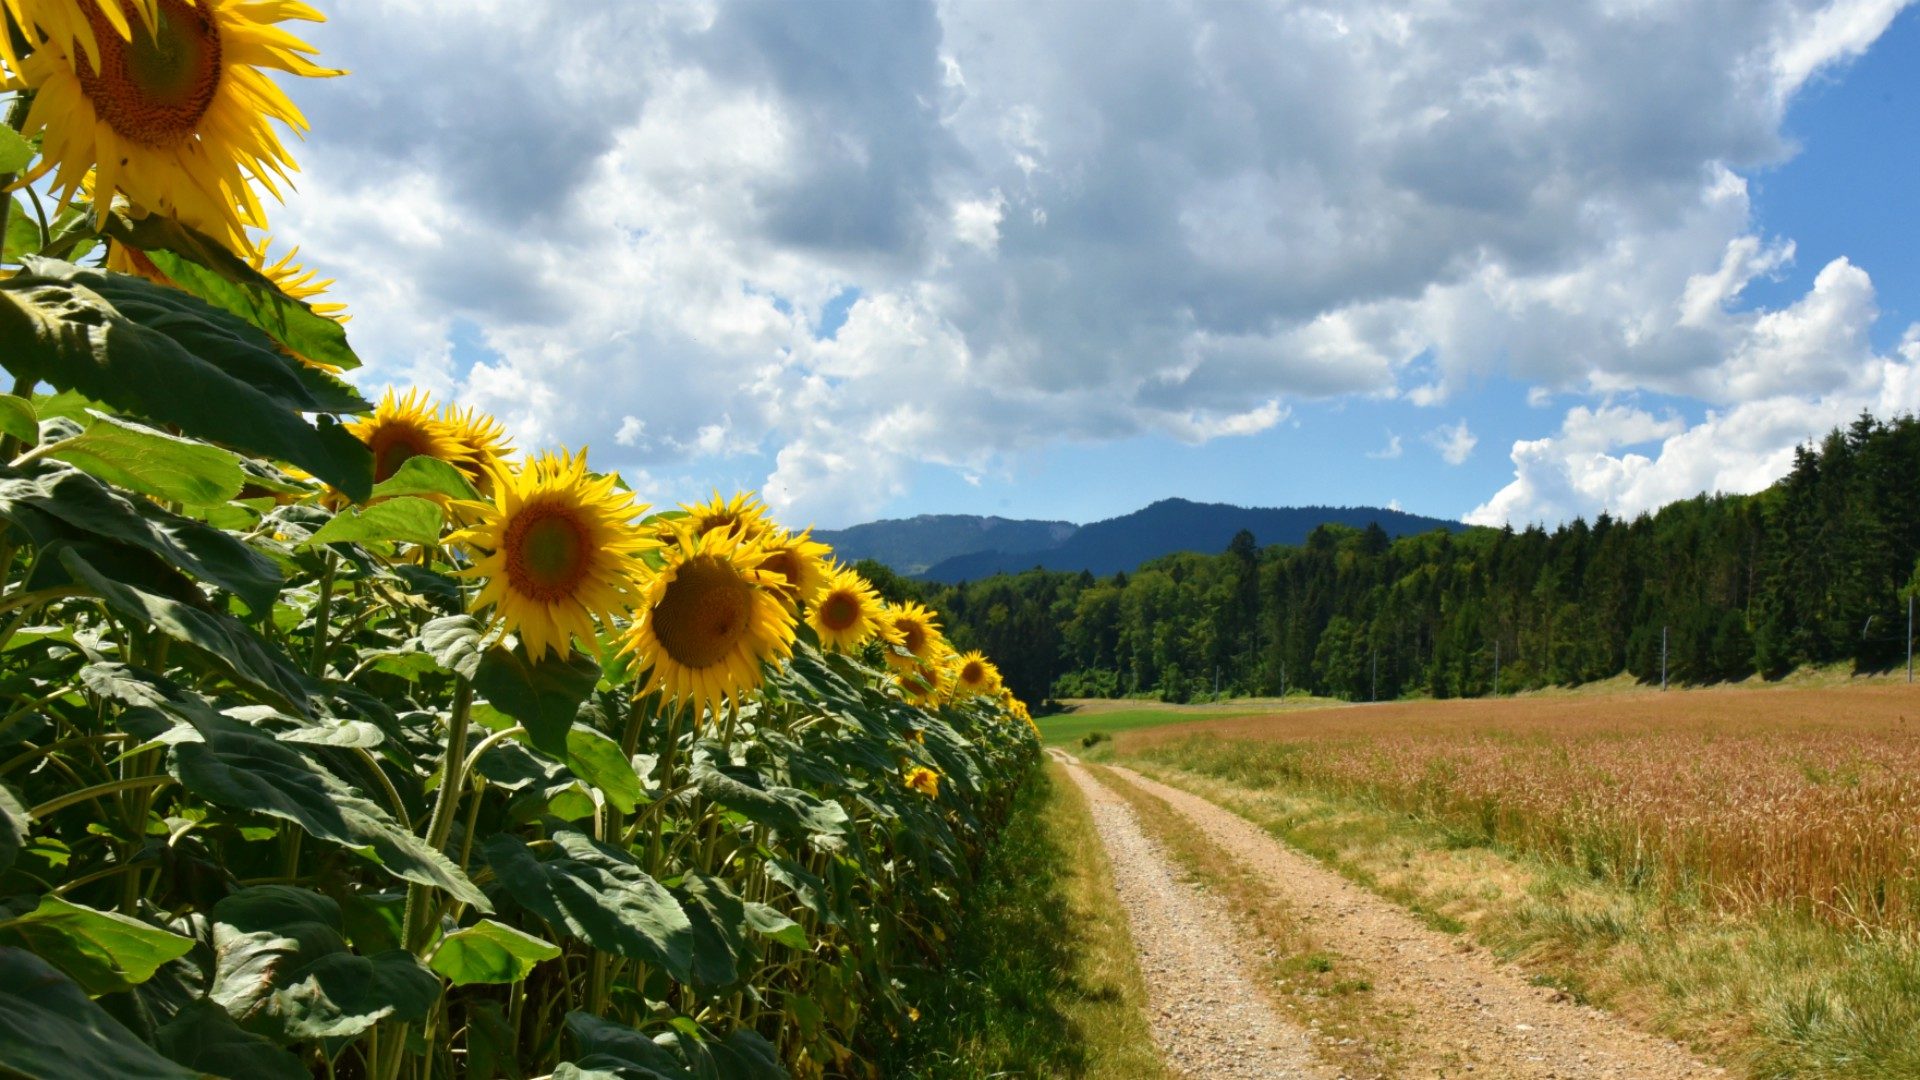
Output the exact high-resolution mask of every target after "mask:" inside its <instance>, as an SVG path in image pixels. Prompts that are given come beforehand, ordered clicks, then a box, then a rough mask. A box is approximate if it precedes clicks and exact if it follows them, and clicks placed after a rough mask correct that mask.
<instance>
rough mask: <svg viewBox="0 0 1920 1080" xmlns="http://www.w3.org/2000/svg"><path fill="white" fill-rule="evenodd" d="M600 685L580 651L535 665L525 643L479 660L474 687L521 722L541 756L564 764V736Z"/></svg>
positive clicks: (593, 664) (593, 667) (596, 671)
mask: <svg viewBox="0 0 1920 1080" xmlns="http://www.w3.org/2000/svg"><path fill="white" fill-rule="evenodd" d="M599 681H600V665H599V664H598V663H596V662H595V661H594V659H593V657H591V656H588V655H586V654H585V653H582V652H580V651H578V650H574V651H573V652H572V654H571V655H569V656H568V657H567V658H566V659H564V660H562V659H559V658H558V657H556V656H554V655H553V654H551V653H549V654H547V656H546V657H545V658H544V659H541V660H539V661H535V660H532V659H530V658H529V657H528V656H527V648H526V646H525V645H524V644H523V645H521V646H520V647H518V648H516V649H514V650H512V651H511V652H509V651H508V650H506V649H503V648H500V647H499V646H495V647H493V648H491V649H488V650H487V652H486V655H485V656H483V657H481V659H480V667H479V670H478V671H476V672H475V673H474V676H473V688H474V689H475V690H478V691H479V692H480V693H481V694H482V695H483V696H484V697H485V698H486V699H487V702H488V704H490V705H492V706H493V707H494V708H496V709H499V710H500V711H501V712H503V713H506V714H507V715H508V716H511V717H513V718H514V719H515V720H517V721H519V722H520V723H521V724H522V725H524V726H525V727H526V729H527V735H528V738H529V740H530V741H531V742H532V743H533V745H534V747H535V748H536V749H538V750H540V751H541V752H542V753H546V754H550V755H552V756H553V757H556V758H561V759H565V758H566V756H567V732H568V731H570V730H572V728H573V718H574V717H575V716H578V715H579V714H580V703H581V702H583V701H585V700H586V699H587V695H588V694H591V693H593V688H594V686H595V685H596V684H598V683H599Z"/></svg>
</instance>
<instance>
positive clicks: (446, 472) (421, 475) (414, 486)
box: [373, 454, 480, 500]
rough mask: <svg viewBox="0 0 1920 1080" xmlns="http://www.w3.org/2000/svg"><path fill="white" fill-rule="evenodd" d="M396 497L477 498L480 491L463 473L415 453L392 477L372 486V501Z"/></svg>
mask: <svg viewBox="0 0 1920 1080" xmlns="http://www.w3.org/2000/svg"><path fill="white" fill-rule="evenodd" d="M397 495H443V496H445V497H447V498H450V499H469V500H472V499H478V498H480V492H478V491H476V490H475V489H474V486H473V484H472V483H470V482H469V481H468V480H467V477H466V474H465V473H463V472H461V471H460V470H459V469H456V468H454V467H453V466H452V465H449V464H447V463H446V462H444V461H441V460H440V459H439V458H436V457H428V456H427V455H425V454H415V455H414V456H412V457H410V458H408V459H407V460H405V461H403V462H401V463H400V467H399V468H398V469H395V470H394V473H393V475H392V476H389V477H387V478H386V479H385V480H382V481H380V482H379V483H378V484H375V485H374V486H373V497H374V498H376V499H383V498H392V497H394V496H397Z"/></svg>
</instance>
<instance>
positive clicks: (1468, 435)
mask: <svg viewBox="0 0 1920 1080" xmlns="http://www.w3.org/2000/svg"><path fill="white" fill-rule="evenodd" d="M1427 442H1429V443H1431V444H1433V448H1434V449H1435V450H1438V451H1440V460H1442V461H1444V462H1446V463H1447V464H1449V465H1464V464H1466V461H1467V458H1468V457H1470V456H1472V454H1473V448H1474V447H1476V446H1478V445H1480V437H1479V436H1478V435H1475V434H1474V433H1473V432H1472V431H1470V430H1468V429H1467V421H1466V418H1465V417H1462V418H1461V419H1460V420H1459V421H1457V422H1455V423H1452V424H1442V425H1440V426H1439V427H1437V428H1434V429H1433V430H1432V431H1429V432H1427Z"/></svg>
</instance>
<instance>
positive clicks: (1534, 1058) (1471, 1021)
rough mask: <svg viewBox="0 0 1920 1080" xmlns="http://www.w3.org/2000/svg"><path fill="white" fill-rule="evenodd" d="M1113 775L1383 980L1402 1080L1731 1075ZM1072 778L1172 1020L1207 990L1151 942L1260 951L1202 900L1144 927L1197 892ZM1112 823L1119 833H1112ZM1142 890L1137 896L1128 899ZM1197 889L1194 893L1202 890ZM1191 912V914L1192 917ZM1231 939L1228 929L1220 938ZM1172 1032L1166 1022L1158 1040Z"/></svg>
mask: <svg viewBox="0 0 1920 1080" xmlns="http://www.w3.org/2000/svg"><path fill="white" fill-rule="evenodd" d="M1067 760H1071V759H1067ZM1109 768H1110V769H1111V771H1112V773H1113V774H1114V775H1116V776H1118V777H1120V778H1122V779H1123V780H1125V781H1126V782H1128V783H1130V784H1133V785H1135V786H1136V787H1138V788H1140V789H1141V790H1144V791H1146V792H1147V793H1149V794H1151V795H1154V796H1156V797H1158V798H1160V799H1162V800H1165V801H1166V803H1167V804H1168V805H1169V806H1171V807H1172V808H1173V809H1174V810H1175V811H1176V812H1178V813H1179V814H1181V815H1182V816H1183V817H1185V818H1186V819H1187V820H1188V821H1190V822H1192V823H1193V825H1195V826H1196V827H1197V828H1198V829H1199V830H1200V832H1201V833H1202V835H1204V836H1205V837H1206V838H1207V839H1208V840H1210V841H1211V842H1213V843H1215V844H1217V845H1219V846H1220V847H1221V848H1222V849H1224V850H1225V851H1227V852H1228V853H1229V854H1231V855H1232V856H1233V857H1234V858H1235V859H1236V860H1238V861H1240V862H1241V863H1242V864H1243V865H1245V866H1246V867H1248V868H1249V869H1250V870H1252V871H1253V872H1254V873H1255V874H1256V875H1257V876H1258V877H1259V878H1260V879H1262V880H1264V881H1265V882H1267V883H1268V887H1270V888H1272V889H1273V890H1274V891H1275V892H1276V893H1278V894H1279V895H1281V896H1283V897H1284V898H1285V900H1286V902H1287V904H1288V905H1289V906H1290V907H1291V908H1292V909H1293V910H1295V911H1299V912H1302V913H1303V915H1302V918H1303V919H1305V920H1306V921H1308V922H1310V923H1311V924H1312V934H1313V936H1314V937H1315V938H1316V939H1318V940H1319V941H1321V942H1323V943H1324V944H1325V945H1326V946H1327V947H1329V948H1331V949H1332V950H1334V951H1336V952H1338V953H1339V954H1341V955H1343V956H1345V957H1347V958H1348V959H1349V960H1351V961H1353V962H1355V963H1357V964H1359V965H1360V966H1361V967H1362V968H1364V969H1366V970H1367V971H1369V972H1370V973H1371V975H1372V976H1373V984H1374V989H1373V993H1372V999H1373V1000H1374V1002H1375V1003H1376V1008H1377V1009H1379V1010H1381V1011H1382V1012H1383V1013H1385V1012H1387V1011H1391V1012H1392V1013H1393V1014H1396V1015H1399V1016H1401V1017H1403V1018H1404V1019H1403V1020H1402V1030H1401V1039H1402V1040H1403V1043H1404V1045H1403V1046H1402V1047H1401V1050H1402V1053H1401V1054H1400V1060H1401V1063H1402V1068H1401V1070H1399V1071H1400V1075H1404V1076H1419V1077H1430V1076H1446V1077H1455V1076H1473V1077H1503V1078H1504V1077H1514V1078H1528V1080H1534V1078H1548V1077H1552V1078H1560V1080H1585V1078H1589V1077H1593V1078H1600V1077H1611V1078H1621V1080H1626V1078H1632V1080H1677V1078H1680V1077H1723V1076H1725V1075H1726V1073H1725V1072H1724V1070H1721V1069H1718V1068H1714V1067H1710V1066H1707V1065H1703V1064H1702V1063H1700V1062H1699V1061H1698V1060H1696V1059H1695V1058H1694V1057H1692V1055H1690V1054H1689V1053H1688V1052H1687V1051H1686V1050H1685V1049H1683V1048H1682V1047H1680V1046H1679V1045H1678V1044H1676V1043H1673V1042H1669V1041H1667V1040H1663V1039H1659V1038H1655V1037H1654V1036H1651V1035H1648V1034H1646V1033H1644V1032H1641V1031H1639V1030H1637V1029H1635V1028H1632V1027H1629V1026H1628V1025H1627V1024H1625V1023H1624V1022H1622V1021H1620V1020H1619V1019H1617V1018H1615V1017H1613V1016H1611V1015H1609V1014H1607V1013H1605V1012H1602V1011H1601V1010H1599V1009H1595V1008H1591V1007H1587V1006H1582V1005H1577V1004H1574V1003H1572V1002H1571V1001H1568V1000H1567V999H1566V997H1565V995H1564V994H1561V993H1559V992H1557V991H1554V990H1551V989H1543V988H1541V987H1537V986H1533V985H1531V984H1529V983H1528V982H1527V980H1526V976H1525V975H1524V973H1522V972H1521V971H1520V970H1519V969H1518V968H1516V967H1514V966H1512V965H1509V964H1503V963H1500V962H1498V961H1497V960H1495V959H1494V958H1493V957H1492V956H1490V955H1489V954H1487V953H1485V952H1484V951H1482V950H1478V949H1474V948H1473V947H1472V946H1471V944H1469V943H1467V942H1466V941H1465V940H1464V939H1462V938H1457V937H1453V936H1450V935H1447V934H1442V933H1440V932H1438V931H1436V930H1432V929H1429V928H1428V927H1427V926H1425V925H1423V924H1422V923H1421V922H1419V921H1418V920H1417V919H1416V918H1414V916H1413V915H1411V914H1410V913H1408V912H1407V911H1406V910H1405V909H1403V908H1401V907H1399V906H1398V905H1395V904H1393V903H1391V902H1390V901H1387V900H1385V899H1382V898H1381V897H1379V896H1376V895H1375V894H1373V893H1371V892H1368V891H1367V890H1366V889H1363V888H1361V887H1360V886H1358V885H1355V884H1353V883H1352V882H1350V881H1348V880H1346V879H1345V878H1342V877H1341V876H1339V875H1338V874H1336V873H1334V872H1333V871H1331V870H1329V869H1327V868H1326V867H1324V866H1322V865H1321V864H1320V863H1318V862H1316V861H1315V860H1313V859H1311V858H1309V857H1307V856H1305V855H1302V854H1300V853H1298V852H1296V851H1294V850H1292V849H1291V848H1288V847H1287V846H1285V845H1284V844H1282V843H1280V842H1279V841H1277V840H1275V839H1274V838H1273V837H1272V836H1270V835H1268V834H1267V833H1266V832H1265V831H1264V830H1262V829H1260V828H1259V827H1258V826H1256V825H1254V824H1253V823H1251V822H1249V821H1247V820H1246V819H1245V818H1242V817H1240V816H1239V815H1237V814H1234V813H1232V812H1231V811H1228V810H1225V809H1222V808H1221V807H1219V806H1217V805H1215V804H1214V803H1211V802H1209V801H1207V800H1206V799H1203V798H1200V797H1199V796H1197V795H1194V794H1191V793H1189V792H1186V791H1182V790H1180V789H1178V788H1173V787H1169V786H1167V785H1165V784H1161V783H1158V782H1156V781H1153V780H1150V779H1148V778H1146V777H1143V776H1141V775H1139V774H1138V773H1135V772H1133V771H1132V770H1129V769H1125V768H1121V767H1118V766H1110V767H1109ZM1069 771H1070V772H1071V773H1072V774H1073V778H1074V780H1075V781H1076V782H1078V783H1079V785H1080V789H1081V790H1082V791H1083V792H1086V794H1087V797H1088V799H1089V800H1090V801H1091V802H1092V803H1093V805H1094V815H1095V819H1096V820H1097V821H1100V822H1101V826H1100V834H1101V838H1102V839H1103V840H1104V841H1105V843H1106V846H1107V852H1108V854H1109V856H1110V857H1111V858H1112V861H1113V864H1114V866H1113V869H1114V880H1115V882H1116V883H1122V884H1121V887H1120V891H1121V896H1122V899H1123V900H1125V901H1126V903H1127V907H1128V910H1129V911H1130V912H1134V922H1135V931H1134V939H1135V941H1136V942H1137V943H1140V952H1141V970H1142V972H1143V974H1144V975H1145V978H1146V981H1147V987H1148V993H1149V995H1150V996H1151V997H1152V998H1153V1000H1154V1003H1155V1005H1156V1007H1157V1008H1161V1009H1162V1010H1164V1009H1165V1008H1166V1007H1167V1006H1165V1005H1164V1004H1162V1003H1163V1002H1165V1001H1167V1000H1174V1001H1179V1000H1181V997H1182V995H1185V994H1188V993H1194V992H1196V991H1195V990H1194V988H1193V984H1192V983H1191V982H1190V981H1189V980H1190V979H1191V975H1190V974H1189V973H1187V972H1186V971H1184V970H1180V971H1174V972H1163V971H1162V970H1160V965H1162V964H1163V963H1166V961H1164V960H1162V959H1161V958H1160V956H1159V955H1158V954H1156V953H1154V952H1151V951H1150V950H1149V946H1150V945H1151V947H1152V948H1153V949H1158V950H1166V951H1169V952H1172V953H1174V954H1176V955H1181V954H1185V953H1187V952H1188V950H1189V946H1187V945H1184V944H1182V943H1181V942H1180V939H1182V938H1184V937H1186V936H1189V935H1191V936H1194V937H1198V938H1200V939H1201V943H1200V944H1199V945H1197V946H1194V947H1193V948H1198V949H1200V950H1203V951H1204V952H1206V953H1208V954H1211V953H1212V952H1213V951H1215V950H1221V949H1224V950H1227V951H1228V952H1229V953H1233V952H1238V953H1241V954H1246V953H1250V952H1251V951H1252V946H1250V945H1248V944H1247V943H1246V942H1245V941H1241V942H1238V943H1229V942H1228V941H1227V940H1225V939H1226V938H1227V937H1228V936H1229V935H1231V933H1232V931H1231V928H1230V927H1227V926H1226V925H1225V923H1224V922H1221V921H1219V920H1218V918H1217V916H1214V915H1212V914H1201V911H1202V908H1201V905H1200V904H1199V900H1198V898H1197V897H1192V896H1189V898H1188V899H1186V900H1168V901H1163V904H1164V905H1165V906H1164V908H1163V910H1162V911H1160V912H1159V913H1158V914H1153V915H1149V916H1147V917H1144V918H1143V917H1142V915H1140V914H1139V913H1138V911H1137V909H1136V904H1138V903H1140V902H1141V901H1140V900H1138V898H1137V897H1138V894H1142V893H1152V894H1157V893H1163V892H1177V891H1179V890H1181V889H1184V888H1185V887H1184V886H1178V885H1175V884H1173V882H1174V881H1175V880H1176V875H1175V873H1174V871H1173V869H1172V868H1171V867H1170V866H1169V865H1168V863H1167V861H1166V857H1165V855H1164V853H1163V852H1161V851H1160V850H1158V849H1157V848H1156V847H1154V846H1153V845H1152V844H1151V843H1150V842H1148V840H1147V838H1146V837H1145V836H1142V835H1140V834H1139V826H1138V823H1137V822H1134V821H1133V820H1132V818H1131V815H1127V817H1126V818H1125V824H1120V823H1118V821H1119V818H1120V815H1119V814H1117V813H1116V812H1115V811H1114V810H1113V809H1112V808H1111V807H1112V805H1113V804H1118V806H1119V809H1121V810H1125V809H1126V806H1125V804H1124V803H1123V802H1121V800H1119V799H1118V798H1117V797H1116V796H1114V795H1113V794H1112V793H1111V792H1107V791H1105V790H1104V789H1102V788H1101V787H1100V786H1099V784H1098V782H1097V781H1095V780H1094V779H1093V778H1092V777H1091V776H1088V775H1087V774H1086V771H1085V770H1084V769H1082V768H1078V767H1073V766H1070V767H1069ZM1102 796H1104V797H1105V799H1106V800H1107V803H1108V808H1106V809H1103V808H1102V806H1103V804H1102V801H1101V798H1102ZM1110 820H1112V821H1114V822H1115V823H1114V824H1111V825H1110V824H1109V823H1108V822H1109V821H1110ZM1129 828H1131V830H1132V835H1130V836H1129V835H1128V829H1129ZM1156 881H1157V882H1158V884H1157V885H1156V884H1155V882H1156ZM1128 882H1130V884H1127V883H1128ZM1130 890H1131V891H1132V892H1133V893H1134V894H1135V898H1134V899H1129V898H1128V897H1129V891H1130ZM1186 891H1187V892H1188V893H1189V894H1190V893H1191V890H1190V889H1188V890H1186ZM1180 904H1186V905H1187V907H1185V908H1184V909H1182V908H1181V907H1180V906H1179V905H1180ZM1203 919H1205V920H1208V921H1206V922H1202V921H1201V920H1203ZM1222 930H1224V931H1225V932H1224V933H1222V932H1219V931H1222ZM1149 964H1153V965H1154V966H1152V967H1149V966H1148V965H1149ZM1243 983H1244V979H1242V980H1241V983H1236V984H1235V988H1234V989H1232V990H1224V989H1223V990H1220V991H1215V990H1213V989H1211V988H1205V984H1204V983H1202V984H1201V986H1202V987H1203V989H1202V990H1201V991H1200V992H1207V993H1220V994H1222V995H1224V996H1227V997H1229V998H1230V999H1234V1000H1245V999H1247V998H1250V997H1254V996H1255V995H1254V994H1253V991H1252V989H1251V987H1250V986H1243V985H1242V984H1243ZM1215 985H1216V986H1218V984H1217V983H1216V984H1215ZM1162 1019H1163V1020H1164V1015H1163V1017H1162ZM1160 1022H1161V1021H1156V1024H1155V1031H1156V1035H1157V1034H1158V1032H1159V1031H1160ZM1276 1022H1277V1021H1276ZM1189 1036H1198V1037H1201V1038H1211V1037H1212V1036H1211V1035H1209V1034H1207V1033H1206V1032H1204V1031H1201V1032H1188V1033H1186V1034H1185V1035H1180V1036H1178V1037H1177V1038H1176V1044H1177V1042H1178V1041H1179V1040H1181V1039H1184V1038H1187V1037H1189ZM1296 1041H1297V1035H1296ZM1290 1045H1294V1044H1290ZM1170 1060H1171V1058H1170ZM1196 1075H1214V1076H1292V1075H1318V1074H1315V1073H1308V1072H1300V1073H1288V1072H1277V1073H1276V1072H1255V1073H1236V1072H1212V1073H1202V1074H1196Z"/></svg>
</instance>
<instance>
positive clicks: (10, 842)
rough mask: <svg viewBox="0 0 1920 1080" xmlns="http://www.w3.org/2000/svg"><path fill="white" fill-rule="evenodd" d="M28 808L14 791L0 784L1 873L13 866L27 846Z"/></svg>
mask: <svg viewBox="0 0 1920 1080" xmlns="http://www.w3.org/2000/svg"><path fill="white" fill-rule="evenodd" d="M29 820H31V819H29V818H28V817H27V807H26V804H25V803H22V802H21V801H20V798H19V796H17V795H15V794H14V793H13V789H12V788H10V787H8V786H7V785H5V784H0V873H4V872H6V869H7V868H8V867H10V866H12V865H13V860H14V859H16V858H18V857H19V855H20V849H21V848H23V847H25V846H26V844H27V823H28V821H29Z"/></svg>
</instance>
